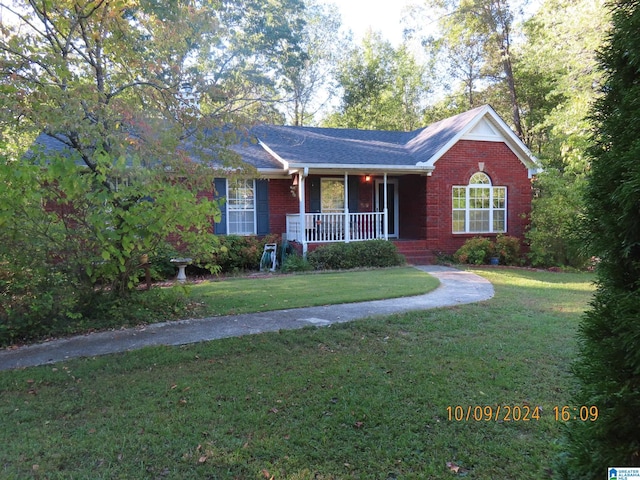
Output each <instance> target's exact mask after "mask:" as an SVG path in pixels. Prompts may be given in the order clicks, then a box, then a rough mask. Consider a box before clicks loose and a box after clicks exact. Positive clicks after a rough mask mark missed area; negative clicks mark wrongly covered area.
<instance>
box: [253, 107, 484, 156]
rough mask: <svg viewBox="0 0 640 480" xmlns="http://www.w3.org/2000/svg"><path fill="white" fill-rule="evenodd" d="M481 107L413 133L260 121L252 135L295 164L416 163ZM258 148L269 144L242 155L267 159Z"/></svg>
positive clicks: (430, 152)
mask: <svg viewBox="0 0 640 480" xmlns="http://www.w3.org/2000/svg"><path fill="white" fill-rule="evenodd" d="M482 108H484V107H480V108H476V109H473V110H470V111H468V112H465V113H462V114H460V115H456V116H454V117H451V118H448V119H446V120H442V121H440V122H437V123H435V124H433V125H431V126H429V127H426V128H422V129H419V130H415V131H413V132H390V131H379V130H355V129H341V128H315V127H288V126H274V125H261V126H258V127H255V128H253V129H252V130H251V134H252V135H254V136H255V137H256V138H257V139H259V140H260V142H262V143H263V144H264V145H266V146H267V147H268V149H269V150H271V151H272V152H274V153H275V154H276V155H277V156H278V157H280V158H281V159H282V160H284V161H286V162H288V163H289V164H290V165H291V166H295V167H301V166H308V167H311V168H312V167H314V166H323V167H328V166H335V167H339V166H350V167H352V168H354V167H357V166H358V165H367V166H380V167H388V168H393V167H403V166H404V167H412V166H416V165H417V164H418V163H421V162H427V161H429V160H430V159H431V157H432V156H433V155H435V154H436V153H437V152H439V151H440V150H441V149H442V148H443V147H444V146H446V144H447V143H448V142H449V141H451V140H452V139H453V138H454V137H456V135H458V134H459V133H460V132H461V131H462V130H464V128H465V127H466V126H467V125H468V123H469V122H470V121H471V120H472V119H474V118H475V117H476V116H477V115H478V113H479V112H480V111H481V110H482ZM258 150H263V151H264V148H262V146H261V145H259V144H257V143H255V144H251V145H248V146H246V147H245V149H244V153H243V155H244V156H245V157H244V158H245V159H246V161H248V162H249V163H252V164H253V161H254V159H258V158H259V159H263V158H264V157H263V154H261V153H258ZM254 165H255V164H254ZM280 165H281V164H280ZM255 166H257V165H255Z"/></svg>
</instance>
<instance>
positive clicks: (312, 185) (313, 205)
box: [309, 177, 322, 213]
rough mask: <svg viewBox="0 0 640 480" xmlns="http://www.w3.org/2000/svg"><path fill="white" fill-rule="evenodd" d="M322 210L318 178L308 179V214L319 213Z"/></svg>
mask: <svg viewBox="0 0 640 480" xmlns="http://www.w3.org/2000/svg"><path fill="white" fill-rule="evenodd" d="M321 208H322V205H321V198H320V177H310V178H309V213H319V212H320V210H321Z"/></svg>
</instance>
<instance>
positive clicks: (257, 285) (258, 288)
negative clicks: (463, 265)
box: [189, 267, 439, 315]
mask: <svg viewBox="0 0 640 480" xmlns="http://www.w3.org/2000/svg"><path fill="white" fill-rule="evenodd" d="M438 285H439V282H438V280H437V279H436V278H434V277H432V276H430V275H426V274H425V273H424V272H421V271H420V270H417V269H415V268H413V267H403V268H386V269H378V270H375V271H372V270H361V271H353V272H338V273H335V272H334V273H315V274H305V275H287V276H273V277H266V278H264V277H263V278H231V279H225V280H223V281H218V282H206V283H201V284H197V285H192V286H190V287H189V293H190V295H191V297H192V298H193V299H194V300H195V301H197V302H200V303H201V304H202V308H201V312H200V314H201V315H233V314H240V313H252V312H264V311H268V310H283V309H287V308H298V307H313V306H318V305H329V304H336V303H352V302H363V301H369V300H380V299H385V298H397V297H406V296H410V295H420V294H422V293H427V292H429V291H431V290H433V289H435V288H436V287H437V286H438Z"/></svg>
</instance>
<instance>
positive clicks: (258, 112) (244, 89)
mask: <svg viewBox="0 0 640 480" xmlns="http://www.w3.org/2000/svg"><path fill="white" fill-rule="evenodd" d="M196 3H198V2H196ZM204 5H209V8H208V12H207V17H205V18H206V21H207V22H208V23H209V24H210V25H214V26H215V28H214V29H212V30H211V31H210V32H209V34H207V36H206V39H205V42H204V43H203V44H202V45H201V47H202V48H201V49H200V50H199V59H200V63H201V65H202V68H201V72H203V73H204V74H205V75H206V78H205V84H206V85H207V88H208V91H209V95H207V96H206V98H205V99H206V103H205V104H204V108H205V111H206V112H207V113H210V114H215V115H223V114H233V115H236V116H237V115H242V116H243V118H245V119H246V120H247V121H255V120H262V121H267V122H281V121H282V115H281V113H280V112H279V110H278V108H277V107H278V105H279V103H280V102H281V90H282V88H283V87H285V88H286V87H288V86H289V84H288V78H289V76H290V74H291V72H292V71H298V70H300V69H301V68H303V67H304V65H305V64H306V63H307V62H308V60H309V55H308V53H307V51H306V50H303V48H302V45H301V41H302V39H303V31H304V30H305V28H306V27H305V25H306V17H307V13H306V11H305V5H304V2H303V1H302V0H270V1H268V2H265V1H263V0H241V1H236V0H223V1H221V2H210V3H209V2H205V4H204Z"/></svg>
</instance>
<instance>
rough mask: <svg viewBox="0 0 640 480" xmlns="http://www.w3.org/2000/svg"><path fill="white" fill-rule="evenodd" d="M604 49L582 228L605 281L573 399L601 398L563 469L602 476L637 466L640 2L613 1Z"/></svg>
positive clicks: (585, 326) (585, 338) (575, 427)
mask: <svg viewBox="0 0 640 480" xmlns="http://www.w3.org/2000/svg"><path fill="white" fill-rule="evenodd" d="M610 7H611V9H612V12H613V17H612V29H611V31H610V33H609V36H608V38H607V41H606V44H605V46H604V48H603V50H602V53H601V57H600V64H601V67H602V69H603V71H604V75H605V82H604V85H603V89H602V91H603V96H602V97H601V98H600V99H599V100H598V102H597V103H596V105H595V107H594V109H593V121H594V126H595V129H596V132H595V136H594V142H593V146H592V148H591V150H590V153H591V175H590V177H589V184H588V187H587V192H586V199H585V200H586V207H587V216H586V221H585V227H586V228H585V230H586V231H587V232H588V239H589V243H590V246H591V248H593V251H594V253H595V254H596V255H597V256H598V257H599V258H600V263H599V264H598V268H597V273H598V287H597V291H596V294H595V297H594V299H593V302H592V304H591V309H590V310H589V311H588V312H587V313H586V314H585V316H584V317H583V320H582V323H581V326H580V350H579V359H578V361H577V364H576V366H575V373H576V375H577V378H578V380H579V381H580V391H579V393H578V394H577V396H576V398H575V399H574V400H575V405H585V406H590V405H595V406H597V408H598V409H599V417H598V420H597V421H596V422H585V423H583V422H575V424H574V423H573V422H572V424H571V426H570V430H569V440H570V443H569V447H570V457H569V466H568V468H567V469H566V472H565V477H566V478H581V479H596V478H601V477H602V474H603V469H604V468H605V467H606V466H636V467H637V466H640V350H639V349H638V340H639V339H640V324H639V323H638V322H639V319H640V216H639V215H638V212H640V164H639V163H638V158H640V124H639V123H638V121H637V120H638V117H639V116H640V105H639V104H638V98H640V38H639V37H638V31H640V2H638V0H616V1H613V2H611V3H610Z"/></svg>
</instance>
